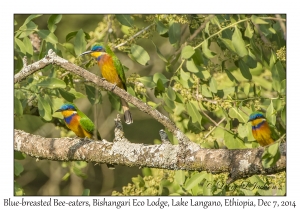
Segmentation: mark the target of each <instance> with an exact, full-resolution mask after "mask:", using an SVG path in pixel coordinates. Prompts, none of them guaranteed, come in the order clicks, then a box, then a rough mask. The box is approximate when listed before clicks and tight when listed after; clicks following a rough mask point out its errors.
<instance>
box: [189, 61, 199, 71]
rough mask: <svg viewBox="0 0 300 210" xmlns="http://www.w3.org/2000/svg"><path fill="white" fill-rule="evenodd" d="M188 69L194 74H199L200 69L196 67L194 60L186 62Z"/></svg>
mask: <svg viewBox="0 0 300 210" xmlns="http://www.w3.org/2000/svg"><path fill="white" fill-rule="evenodd" d="M186 68H187V70H188V71H190V72H193V73H198V72H199V68H198V67H197V66H196V65H195V63H194V60H193V59H191V60H187V61H186Z"/></svg>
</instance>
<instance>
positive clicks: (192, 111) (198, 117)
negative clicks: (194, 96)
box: [186, 102, 202, 124]
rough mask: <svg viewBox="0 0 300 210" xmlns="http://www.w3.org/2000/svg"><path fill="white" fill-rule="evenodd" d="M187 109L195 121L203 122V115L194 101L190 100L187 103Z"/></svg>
mask: <svg viewBox="0 0 300 210" xmlns="http://www.w3.org/2000/svg"><path fill="white" fill-rule="evenodd" d="M186 111H187V113H188V114H189V115H190V116H191V118H192V122H193V123H196V122H199V124H201V119H202V116H201V114H200V112H199V111H198V109H197V108H196V106H195V105H194V104H193V103H191V102H188V103H187V104H186Z"/></svg>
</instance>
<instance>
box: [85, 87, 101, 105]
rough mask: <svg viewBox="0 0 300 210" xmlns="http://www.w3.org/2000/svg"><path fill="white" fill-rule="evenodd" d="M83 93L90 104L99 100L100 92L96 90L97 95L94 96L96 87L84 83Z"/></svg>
mask: <svg viewBox="0 0 300 210" xmlns="http://www.w3.org/2000/svg"><path fill="white" fill-rule="evenodd" d="M85 93H86V95H87V97H88V99H89V101H90V103H91V104H93V105H94V104H98V103H99V102H101V93H99V91H98V97H97V98H96V88H95V87H93V86H90V85H85Z"/></svg>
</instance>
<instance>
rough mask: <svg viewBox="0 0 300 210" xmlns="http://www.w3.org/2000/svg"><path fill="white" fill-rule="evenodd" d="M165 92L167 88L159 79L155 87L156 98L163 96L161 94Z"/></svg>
mask: <svg viewBox="0 0 300 210" xmlns="http://www.w3.org/2000/svg"><path fill="white" fill-rule="evenodd" d="M164 92H165V86H164V84H163V82H162V80H161V79H158V80H157V83H156V87H155V92H154V93H155V96H157V95H158V94H161V93H164Z"/></svg>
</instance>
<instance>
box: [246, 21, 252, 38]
mask: <svg viewBox="0 0 300 210" xmlns="http://www.w3.org/2000/svg"><path fill="white" fill-rule="evenodd" d="M253 33H254V30H253V29H252V27H251V25H250V23H249V22H247V27H246V30H245V36H246V37H248V38H249V39H251V38H252V36H253Z"/></svg>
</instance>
